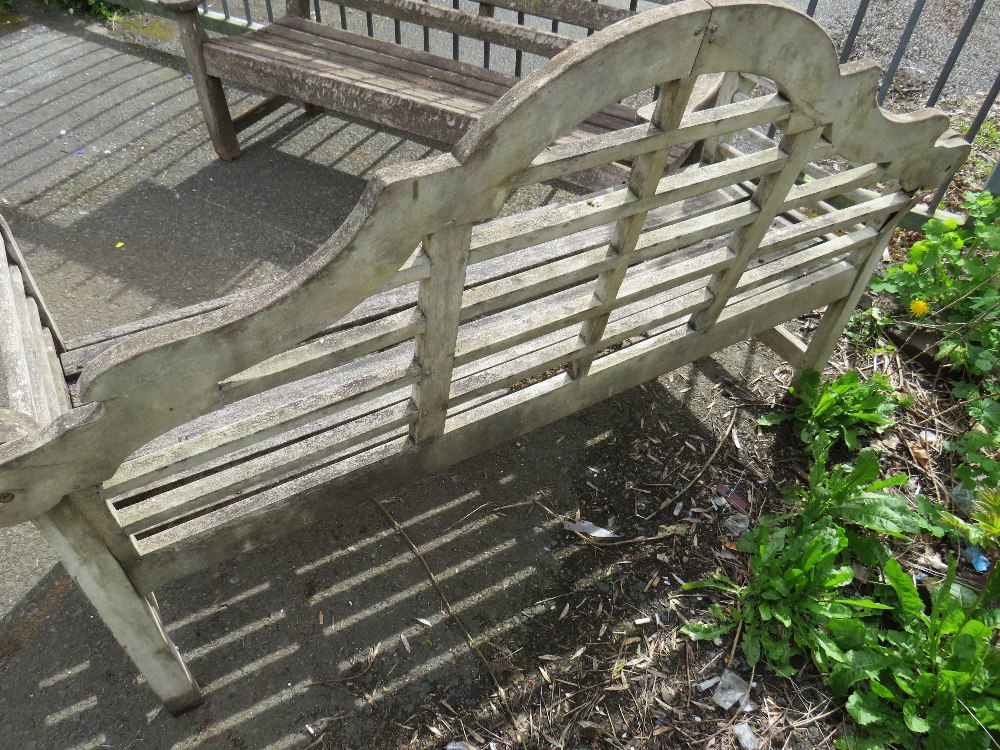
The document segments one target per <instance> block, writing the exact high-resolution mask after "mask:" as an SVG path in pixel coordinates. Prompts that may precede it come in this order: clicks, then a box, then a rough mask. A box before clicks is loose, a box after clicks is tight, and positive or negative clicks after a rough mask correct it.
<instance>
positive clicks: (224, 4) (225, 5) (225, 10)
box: [222, 0, 230, 19]
mask: <svg viewBox="0 0 1000 750" xmlns="http://www.w3.org/2000/svg"><path fill="white" fill-rule="evenodd" d="M222 17H223V18H227V19H228V18H230V15H229V0H222Z"/></svg>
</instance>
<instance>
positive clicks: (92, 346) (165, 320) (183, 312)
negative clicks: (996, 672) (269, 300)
mask: <svg viewBox="0 0 1000 750" xmlns="http://www.w3.org/2000/svg"><path fill="white" fill-rule="evenodd" d="M251 293H252V290H251V291H240V292H234V293H233V294H227V295H225V296H223V297H216V298H215V299H211V300H208V301H206V302H199V303H198V304H195V305H189V306H188V307H182V308H179V309H177V310H171V311H170V312H166V313H162V314H161V315H154V316H150V317H148V318H141V319H140V320H136V321H133V322H131V323H125V324H123V325H120V326H115V327H114V328H108V329H106V330H103V331H98V332H96V333H92V334H88V335H85V336H77V337H74V338H72V339H70V340H69V341H67V342H66V351H65V352H64V353H63V354H62V356H61V357H60V359H61V360H62V366H63V372H65V373H66V376H67V377H75V376H76V375H79V374H80V372H81V371H82V370H83V368H84V367H86V366H87V365H88V364H89V363H90V361H91V360H92V359H93V358H94V357H96V356H97V355H98V354H100V353H101V352H103V351H105V350H107V349H109V348H110V347H112V346H114V345H115V344H116V343H118V341H120V340H121V339H123V338H125V337H126V336H131V335H132V334H135V333H139V332H140V331H148V330H149V329H151V328H159V327H160V326H165V325H167V324H169V323H174V322H176V321H178V320H187V319H188V318H193V317H195V316H196V315H201V314H202V313H206V312H211V311H212V310H218V309H219V308H221V307H225V306H226V305H227V304H229V303H230V302H234V301H236V300H237V299H239V298H240V297H242V296H244V295H246V294H251Z"/></svg>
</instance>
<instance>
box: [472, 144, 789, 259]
mask: <svg viewBox="0 0 1000 750" xmlns="http://www.w3.org/2000/svg"><path fill="white" fill-rule="evenodd" d="M786 160H787V157H786V156H785V155H784V154H783V153H781V151H780V150H779V149H772V150H770V151H766V152H759V153H756V154H749V155H746V156H743V157H741V158H739V159H732V160H729V161H726V162H719V163H717V164H710V165H708V166H699V167H691V168H688V169H685V170H682V171H680V172H678V173H676V174H672V175H668V176H666V177H664V178H663V179H662V180H660V182H659V184H658V185H657V192H656V194H654V195H652V196H650V197H648V198H641V199H640V198H636V197H635V196H634V195H633V194H632V193H630V192H629V191H628V190H627V189H626V190H616V191H614V192H612V193H607V194H604V195H599V196H595V197H584V198H581V199H580V200H578V201H575V202H571V203H563V204H559V205H556V206H545V207H543V208H540V209H536V210H534V211H531V212H523V213H520V214H515V215H513V216H510V217H507V218H505V219H499V220H497V221H493V222H490V223H489V224H488V225H481V226H480V227H477V228H476V230H475V231H474V232H473V235H472V248H473V253H474V255H475V257H476V258H477V259H479V258H491V257H496V256H497V255H502V254H503V253H507V252H511V251H512V250H518V249H520V248H524V247H529V246H531V245H536V244H539V243H541V242H546V241H548V240H552V239H556V238H558V237H564V236H566V235H568V234H573V233H574V232H579V231H582V230H584V229H589V228H591V227H595V226H598V225H600V224H605V223H607V222H610V221H616V220H618V219H621V218H623V217H625V216H631V215H633V214H636V213H639V212H641V211H650V210H652V209H655V208H659V207H661V206H665V205H668V204H670V203H676V202H679V201H682V200H687V199H688V198H693V197H695V196H698V195H703V194H705V193H708V192H711V191H713V190H718V189H720V188H723V187H729V186H731V185H733V184H735V183H740V182H743V181H745V180H751V179H756V178H759V177H761V176H763V175H766V174H771V173H772V172H777V171H778V170H780V169H781V168H782V166H783V165H784V164H785V161H786Z"/></svg>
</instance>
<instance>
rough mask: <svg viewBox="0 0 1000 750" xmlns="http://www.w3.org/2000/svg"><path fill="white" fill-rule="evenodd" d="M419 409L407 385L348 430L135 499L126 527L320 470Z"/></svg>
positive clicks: (134, 528)
mask: <svg viewBox="0 0 1000 750" xmlns="http://www.w3.org/2000/svg"><path fill="white" fill-rule="evenodd" d="M416 417H417V414H416V411H415V410H414V408H413V407H412V406H411V405H410V404H409V396H408V394H407V392H406V390H405V389H402V390H400V391H398V392H397V395H396V397H395V399H394V403H391V404H390V405H389V406H386V407H383V408H382V409H380V410H379V411H376V412H371V413H369V414H366V415H363V416H360V417H358V416H356V417H355V418H353V419H352V420H351V421H349V422H347V423H345V425H344V429H343V430H338V431H335V432H333V433H332V434H331V433H330V432H324V433H321V434H319V435H315V436H312V437H310V438H307V439H305V440H302V441H299V442H296V443H293V444H291V445H289V446H288V447H287V448H285V449H283V450H280V451H271V452H267V453H263V454H262V455H260V456H259V457H257V458H253V459H250V460H248V461H245V462H241V463H239V464H236V465H235V466H234V467H232V468H228V469H223V470H221V471H217V472H213V473H210V474H207V475H206V476H204V477H202V478H197V479H195V480H193V481H191V482H187V483H183V484H180V485H179V486H177V487H172V488H170V489H168V490H166V491H165V492H160V493H158V494H156V495H153V496H152V497H151V498H150V499H149V500H146V501H143V502H138V503H134V504H132V505H129V506H127V507H125V508H123V509H122V510H121V511H120V512H119V515H120V518H121V529H122V530H123V531H124V532H125V533H127V534H135V533H138V532H143V531H148V530H150V529H154V528H155V527H156V526H157V525H158V524H163V523H166V522H168V521H175V520H176V519H179V518H183V517H184V516H185V515H189V514H191V513H192V512H194V511H196V510H203V509H206V508H210V507H211V506H212V504H213V503H217V502H218V501H220V500H227V501H229V502H234V500H235V498H237V497H238V496H240V495H250V494H254V493H259V492H262V491H264V490H266V489H270V488H272V487H274V486H276V485H279V484H282V483H286V482H289V481H291V480H292V479H294V478H295V476H298V475H301V474H303V473H307V472H311V471H317V470H319V469H321V468H323V467H324V466H328V465H330V464H332V463H334V462H335V461H336V460H338V459H340V458H342V457H343V454H344V453H346V452H347V451H348V450H349V449H350V448H353V447H354V446H356V445H359V444H361V443H365V442H368V441H370V440H372V439H373V438H377V437H379V436H381V435H384V434H386V433H389V432H392V431H395V430H397V429H398V428H400V427H406V426H408V425H412V424H413V423H414V421H415V420H416Z"/></svg>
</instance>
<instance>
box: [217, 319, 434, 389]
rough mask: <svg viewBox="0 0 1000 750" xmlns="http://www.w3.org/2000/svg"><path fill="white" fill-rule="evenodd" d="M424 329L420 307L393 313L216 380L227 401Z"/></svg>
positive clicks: (296, 377) (325, 366)
mask: <svg viewBox="0 0 1000 750" xmlns="http://www.w3.org/2000/svg"><path fill="white" fill-rule="evenodd" d="M424 329H425V321H424V317H423V315H421V314H420V311H419V310H416V309H411V310H404V311H403V312H398V313H392V314H389V315H386V316H385V317H380V318H377V319H375V320H373V321H371V322H368V323H363V324H361V325H358V326H355V327H352V328H347V329H345V330H343V331H338V332H336V333H331V334H329V335H326V336H323V337H321V338H319V339H315V340H313V341H310V342H309V343H307V344H304V345H303V346H300V347H297V348H295V349H291V350H289V351H287V352H285V353H284V354H280V355H278V356H277V357H272V358H271V359H267V360H264V361H263V362H261V363H260V364H258V365H256V366H254V367H251V368H250V369H249V370H244V371H243V372H241V373H239V374H238V375H234V376H233V377H231V378H227V379H226V380H223V381H222V382H221V383H219V387H220V388H221V389H222V393H223V395H224V396H225V398H226V401H235V400H237V399H241V398H247V397H248V396H252V395H254V394H257V393H261V392H263V391H265V390H267V389H269V388H275V387H277V386H280V385H284V384H286V383H291V382H292V381H293V380H299V379H301V378H304V377H308V376H309V375H314V374H316V373H319V372H322V371H323V370H327V369H332V368H335V367H339V366H340V365H342V364H345V363H347V362H349V361H351V360H352V359H357V358H359V357H363V356H365V355H367V354H371V353H372V352H376V351H379V350H380V349H386V348H388V347H391V346H395V345H397V344H401V343H402V342H404V341H406V340H408V339H412V338H413V337H414V336H416V335H417V334H419V333H422V332H423V331H424Z"/></svg>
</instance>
